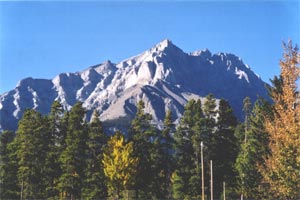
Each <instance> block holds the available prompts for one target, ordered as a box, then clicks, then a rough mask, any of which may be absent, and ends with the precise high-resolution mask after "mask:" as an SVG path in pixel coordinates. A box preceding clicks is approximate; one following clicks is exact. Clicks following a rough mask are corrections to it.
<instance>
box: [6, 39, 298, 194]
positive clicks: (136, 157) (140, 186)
mask: <svg viewBox="0 0 300 200" xmlns="http://www.w3.org/2000/svg"><path fill="white" fill-rule="evenodd" d="M284 50H285V51H284V57H283V59H282V60H281V61H280V66H281V74H280V76H279V77H275V78H274V79H273V80H272V86H270V87H269V88H268V90H269V94H270V97H271V99H272V100H273V102H272V103H270V102H268V101H266V100H264V99H261V98H259V99H258V100H257V101H256V102H255V103H254V104H253V105H252V103H251V100H250V98H245V99H244V108H243V111H244V114H245V121H244V122H238V120H237V119H236V117H235V116H234V114H233V110H232V108H231V106H230V104H229V103H228V102H227V101H226V100H224V99H221V100H219V101H218V102H217V100H216V98H215V97H214V96H213V95H212V94H209V95H208V96H206V98H205V100H204V101H201V100H194V99H192V100H190V101H189V102H188V103H187V104H186V105H185V108H184V113H183V115H182V117H181V119H180V122H179V124H178V126H177V127H176V126H175V124H174V122H173V119H172V113H171V111H167V112H166V114H165V119H164V126H163V128H162V130H159V129H157V128H156V126H155V124H153V123H152V116H151V115H150V114H149V113H146V112H145V111H144V102H142V101H139V102H138V103H137V112H136V115H135V117H134V118H133V120H132V121H131V125H130V128H129V130H128V132H127V134H126V135H125V134H123V133H121V132H119V131H117V132H115V133H114V134H113V135H108V134H106V133H105V131H104V129H103V125H102V123H101V121H100V120H99V113H98V112H97V111H94V113H93V116H92V119H91V121H90V122H87V121H86V120H85V116H86V110H85V109H84V108H83V106H82V103H81V102H77V103H76V104H75V105H74V106H73V107H72V108H71V110H69V111H66V110H64V109H63V107H62V105H61V104H60V103H59V102H58V101H55V102H53V104H52V106H51V111H50V113H49V114H48V115H45V116H43V115H42V114H41V113H39V112H37V111H35V110H33V109H29V110H26V111H25V112H24V115H23V117H22V119H21V120H20V121H19V124H18V129H17V131H16V132H12V131H4V132H3V133H2V134H1V136H0V188H1V190H0V198H1V199H115V198H117V199H123V198H124V199H200V198H201V197H202V189H203V190H204V195H205V196H204V197H205V199H208V198H210V195H211V193H210V178H209V177H210V175H211V174H210V170H209V165H210V161H211V160H212V161H213V186H214V187H213V189H214V190H213V195H214V196H213V197H214V199H220V198H224V196H223V195H224V194H225V197H226V198H227V199H237V198H244V199H274V198H276V199H297V198H299V197H300V192H299V191H300V159H299V158H300V149H299V146H300V105H299V104H300V103H299V101H300V100H299V87H300V86H299V85H297V81H298V80H299V76H300V69H299V59H300V58H299V53H298V48H297V47H293V45H292V43H291V42H289V43H288V44H285V45H284ZM201 143H203V146H201V145H200V144H201ZM201 155H203V157H202V156H201ZM202 159H203V165H202V163H201V160H202ZM202 166H204V168H203V172H204V180H203V181H204V188H202ZM224 183H225V185H226V189H225V191H224Z"/></svg>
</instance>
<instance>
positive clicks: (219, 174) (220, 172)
mask: <svg viewBox="0 0 300 200" xmlns="http://www.w3.org/2000/svg"><path fill="white" fill-rule="evenodd" d="M217 113H218V117H217V123H216V127H217V130H216V132H213V134H212V137H213V141H214V145H212V146H211V148H212V149H211V152H212V155H211V157H210V159H211V160H213V161H214V183H215V184H214V195H215V197H220V195H221V194H222V192H223V182H224V181H225V182H226V185H227V191H229V188H230V187H231V188H233V187H234V184H235V173H234V163H235V160H236V157H237V154H238V147H237V140H236V138H235V135H234V131H235V127H236V125H237V119H236V117H235V116H234V114H233V110H232V108H231V107H230V105H229V103H228V102H227V101H226V100H224V99H221V100H220V102H219V109H218V110H217ZM227 196H228V195H227Z"/></svg>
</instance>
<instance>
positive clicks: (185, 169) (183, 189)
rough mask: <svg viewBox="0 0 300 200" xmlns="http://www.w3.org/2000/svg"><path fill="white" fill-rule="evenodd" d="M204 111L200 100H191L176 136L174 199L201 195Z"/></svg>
mask: <svg viewBox="0 0 300 200" xmlns="http://www.w3.org/2000/svg"><path fill="white" fill-rule="evenodd" d="M202 117H203V113H202V109H201V101H200V100H197V101H195V100H190V101H189V102H188V103H187V104H186V106H185V111H184V114H183V117H182V119H181V121H180V125H179V127H178V129H177V131H176V133H175V135H174V139H175V159H176V160H175V162H176V169H177V170H176V173H175V174H173V175H174V177H173V178H174V180H179V181H173V182H172V191H173V195H175V196H173V198H180V196H181V194H184V195H185V197H186V198H192V197H197V196H199V195H200V192H201V190H199V188H201V179H200V167H199V162H200V159H199V156H200V153H199V152H200V148H199V147H200V142H201V141H203V140H205V137H204V135H203V134H202V133H203V132H202V130H203V127H202ZM180 184H182V185H180Z"/></svg>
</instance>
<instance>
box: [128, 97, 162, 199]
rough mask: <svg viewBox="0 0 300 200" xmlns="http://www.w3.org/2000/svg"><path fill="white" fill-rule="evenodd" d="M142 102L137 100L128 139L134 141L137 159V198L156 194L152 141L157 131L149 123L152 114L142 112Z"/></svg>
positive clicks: (155, 157) (154, 154) (154, 156)
mask: <svg viewBox="0 0 300 200" xmlns="http://www.w3.org/2000/svg"><path fill="white" fill-rule="evenodd" d="M144 108H145V105H144V102H143V101H139V102H138V104H137V112H136V115H135V118H134V119H133V120H132V122H131V128H130V131H129V141H133V142H134V156H135V157H137V158H138V159H139V163H138V166H137V173H138V174H137V176H136V180H135V190H136V197H137V198H151V197H154V196H157V193H159V191H157V188H156V187H155V186H156V185H157V182H156V181H157V180H158V174H157V173H156V172H157V166H155V164H154V163H156V159H157V158H158V156H157V151H156V149H155V148H154V144H153V141H155V140H156V139H157V131H156V130H155V128H154V127H153V126H152V124H151V120H152V116H151V115H150V114H148V113H145V112H144Z"/></svg>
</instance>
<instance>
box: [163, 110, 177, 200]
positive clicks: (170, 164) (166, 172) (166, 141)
mask: <svg viewBox="0 0 300 200" xmlns="http://www.w3.org/2000/svg"><path fill="white" fill-rule="evenodd" d="M174 132H175V125H174V124H173V122H172V113H171V111H170V110H168V111H167V113H166V116H165V120H164V128H163V130H162V132H161V133H162V136H161V139H160V142H161V159H162V161H161V163H160V165H162V167H161V168H162V172H161V174H162V180H163V181H162V183H160V187H161V188H162V189H163V191H162V198H164V199H166V198H170V194H171V192H170V184H171V183H170V180H171V174H172V171H173V168H174V160H173V156H172V153H173V144H174V141H173V136H172V134H173V133H174Z"/></svg>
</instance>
